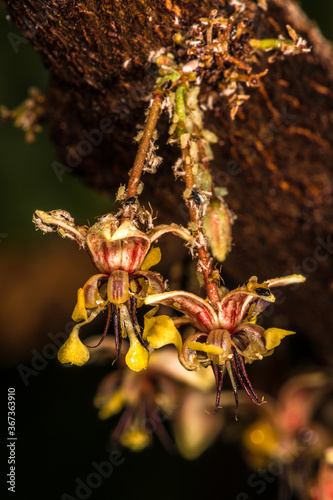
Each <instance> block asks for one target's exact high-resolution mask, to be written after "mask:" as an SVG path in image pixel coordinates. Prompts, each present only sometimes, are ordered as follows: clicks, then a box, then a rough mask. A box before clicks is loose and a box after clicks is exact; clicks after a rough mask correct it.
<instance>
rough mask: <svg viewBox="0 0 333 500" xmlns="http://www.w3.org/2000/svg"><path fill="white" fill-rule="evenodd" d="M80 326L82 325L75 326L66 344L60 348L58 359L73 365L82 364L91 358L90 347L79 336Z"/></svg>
mask: <svg viewBox="0 0 333 500" xmlns="http://www.w3.org/2000/svg"><path fill="white" fill-rule="evenodd" d="M79 326H81V325H76V326H75V327H74V329H73V331H72V333H71V334H70V336H69V337H68V339H67V340H66V342H65V343H64V345H63V346H62V347H61V348H60V349H59V352H58V359H59V361H60V363H71V364H72V365H77V366H82V365H84V364H85V363H86V362H87V361H88V359H89V358H90V353H89V350H88V347H87V346H85V345H84V344H83V343H82V342H81V340H80V338H79V333H78V332H79V329H78V327H79Z"/></svg>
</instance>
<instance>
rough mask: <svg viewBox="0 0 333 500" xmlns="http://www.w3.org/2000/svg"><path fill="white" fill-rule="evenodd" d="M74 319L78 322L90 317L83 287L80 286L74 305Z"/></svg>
mask: <svg viewBox="0 0 333 500" xmlns="http://www.w3.org/2000/svg"><path fill="white" fill-rule="evenodd" d="M72 319H73V320H74V321H76V322H78V321H82V320H84V321H86V320H87V319H88V316H87V309H86V303H85V300H84V290H83V288H79V289H78V291H77V303H76V306H75V307H74V311H73V314H72Z"/></svg>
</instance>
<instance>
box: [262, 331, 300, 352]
mask: <svg viewBox="0 0 333 500" xmlns="http://www.w3.org/2000/svg"><path fill="white" fill-rule="evenodd" d="M295 333H296V332H291V331H290V330H282V329H281V328H268V330H266V331H265V333H264V336H265V340H266V349H267V350H268V351H269V350H270V349H274V347H277V346H278V345H280V344H281V340H282V339H283V338H284V337H286V336H287V335H294V334H295Z"/></svg>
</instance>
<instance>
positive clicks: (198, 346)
mask: <svg viewBox="0 0 333 500" xmlns="http://www.w3.org/2000/svg"><path fill="white" fill-rule="evenodd" d="M188 346H189V348H190V349H192V350H193V351H203V352H207V353H209V354H217V355H218V356H222V355H224V354H225V349H222V347H220V346H218V345H207V344H203V343H202V342H189V343H188Z"/></svg>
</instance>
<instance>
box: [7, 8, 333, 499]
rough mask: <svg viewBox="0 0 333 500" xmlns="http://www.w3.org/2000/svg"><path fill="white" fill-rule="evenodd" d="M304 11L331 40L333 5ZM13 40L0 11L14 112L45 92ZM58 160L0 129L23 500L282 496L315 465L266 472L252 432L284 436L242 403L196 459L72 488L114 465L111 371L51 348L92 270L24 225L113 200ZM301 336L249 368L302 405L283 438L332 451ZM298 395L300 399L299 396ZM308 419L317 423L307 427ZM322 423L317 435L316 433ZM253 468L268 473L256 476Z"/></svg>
mask: <svg viewBox="0 0 333 500" xmlns="http://www.w3.org/2000/svg"><path fill="white" fill-rule="evenodd" d="M300 3H301V5H302V7H303V9H304V10H305V12H307V14H308V16H309V17H310V18H311V19H313V20H315V21H316V22H317V23H318V25H319V26H320V29H321V30H322V32H323V33H324V35H325V36H326V37H327V38H329V39H331V40H333V3H332V2H331V0H320V1H318V2H312V1H311V0H307V1H305V0H304V1H302V2H300ZM8 35H9V36H8ZM13 35H14V36H15V35H17V36H18V37H20V33H19V31H18V30H17V29H16V27H15V25H14V24H13V23H12V22H11V21H10V19H9V18H8V16H7V13H6V10H5V9H4V8H3V7H2V6H0V74H1V78H0V104H2V105H5V106H6V107H8V108H9V109H12V108H15V107H16V106H17V105H18V104H20V103H21V102H22V101H23V100H24V99H26V96H27V89H29V88H30V87H37V88H39V89H40V90H42V91H43V90H46V89H47V82H48V72H47V70H46V69H45V68H44V67H43V65H42V64H41V62H40V60H39V56H38V54H36V53H35V52H34V51H33V50H32V49H31V47H30V46H29V44H28V43H25V41H24V40H23V39H20V38H16V39H15V44H16V45H15V47H16V49H14V47H13V40H14V38H13ZM18 41H19V43H17V42H18ZM55 160H57V158H56V155H55V151H54V147H53V145H52V143H51V142H50V141H49V139H48V130H47V125H44V126H43V131H42V132H41V133H38V134H37V137H36V141H35V142H34V143H33V144H27V143H26V142H25V137H24V133H23V132H22V131H21V130H18V129H16V128H14V127H13V126H12V124H2V123H0V166H1V183H0V190H1V194H0V203H1V211H0V214H1V216H0V280H1V281H0V282H1V285H2V286H1V287H0V298H1V314H0V362H1V366H2V372H3V373H2V377H1V384H2V390H1V401H2V402H4V401H6V394H7V389H8V387H14V388H15V391H16V396H17V437H18V440H17V461H18V462H17V469H16V478H17V491H18V495H19V496H18V498H22V499H23V498H24V499H25V500H30V499H31V500H32V499H33V500H37V499H39V498H45V497H47V498H49V499H51V500H52V499H56V498H68V499H69V498H73V497H74V498H90V497H91V498H96V499H102V498H103V499H104V498H111V497H115V496H118V497H119V496H120V497H121V498H127V497H129V495H131V496H132V495H136V496H137V497H139V498H141V497H142V498H146V499H153V498H156V497H158V498H159V499H169V498H170V497H171V496H172V497H173V498H175V499H176V498H184V497H185V498H189V497H191V498H199V496H202V495H205V496H210V495H214V496H215V497H217V498H222V497H223V498H230V499H231V498H235V499H237V500H248V499H250V498H251V499H253V498H257V496H260V498H261V499H264V498H265V499H266V498H267V499H272V498H278V491H279V488H287V489H286V490H285V491H286V492H287V491H288V486H286V484H287V483H288V482H290V477H291V476H292V477H293V479H292V480H293V481H294V482H295V481H297V480H296V479H295V478H294V475H295V470H294V469H295V468H297V467H299V468H302V467H303V469H302V470H304V463H307V464H308V466H309V467H311V466H312V463H316V464H318V460H317V461H316V460H312V462H311V460H310V458H309V457H305V458H304V456H302V460H301V461H300V462H299V452H297V453H296V452H295V453H294V455H293V456H294V458H293V459H292V460H291V462H290V463H291V464H292V465H288V466H287V465H286V464H287V462H286V461H285V462H283V467H282V469H281V470H280V471H278V469H276V468H275V469H274V467H273V466H272V467H271V469H272V470H269V464H270V463H271V464H272V462H270V461H269V460H270V458H269V457H270V455H269V450H264V449H263V446H259V445H258V447H257V448H256V447H255V446H254V444H255V441H256V439H254V440H253V434H251V432H252V433H253V432H257V434H254V435H255V436H257V438H258V436H259V438H258V439H259V444H260V432H261V433H262V435H263V436H266V437H265V442H266V444H267V443H271V442H274V443H276V442H277V441H278V440H279V439H280V437H279V436H280V433H281V432H282V431H281V429H279V428H278V426H277V424H276V423H274V422H273V417H272V416H269V412H264V414H260V409H259V410H258V411H257V410H253V409H251V410H249V411H248V407H247V406H246V405H245V407H244V408H243V409H242V408H241V410H240V423H239V424H238V423H236V422H234V420H233V412H232V411H230V412H229V414H228V418H226V419H224V423H223V430H222V432H221V435H220V437H219V438H218V439H217V441H216V442H215V444H214V445H213V446H212V447H211V448H209V449H208V450H207V451H205V452H204V453H203V455H202V456H201V457H200V458H198V459H197V460H195V461H188V460H185V459H183V458H182V457H181V456H180V455H179V454H172V455H171V454H169V453H168V452H167V451H165V450H164V448H163V446H162V445H161V444H160V443H159V441H158V440H157V439H155V440H154V444H153V446H151V447H149V448H148V449H147V450H145V451H143V452H142V454H141V455H138V454H136V453H134V452H131V451H126V450H122V451H121V453H122V458H124V459H125V461H124V463H123V464H122V465H119V466H115V468H114V469H115V470H114V472H113V473H112V474H111V476H110V477H108V478H105V479H103V481H102V483H101V485H100V486H98V487H96V488H90V489H91V492H90V493H89V492H88V490H85V489H84V488H83V489H82V490H81V493H80V494H81V496H78V492H76V488H77V484H78V483H77V481H76V479H77V478H81V479H82V481H83V482H84V481H86V478H87V477H88V476H89V474H91V473H92V472H93V471H94V468H93V466H92V464H93V462H97V463H100V462H101V461H105V460H107V457H108V456H109V451H110V448H109V447H108V442H109V433H110V430H111V428H112V427H114V425H115V423H116V419H114V420H112V421H111V422H110V421H109V420H106V421H100V420H99V419H98V417H97V411H96V409H95V408H94V407H93V404H92V400H93V397H94V394H95V392H96V388H97V386H98V383H99V382H100V380H101V379H102V378H103V376H105V375H106V374H107V373H108V372H109V371H110V364H109V365H107V366H103V365H101V366H93V365H91V366H88V367H85V368H83V369H77V368H73V369H66V368H64V367H63V366H60V365H59V363H58V362H57V360H56V359H55V356H56V348H55V347H54V346H57V343H59V339H60V342H62V339H64V338H65V337H66V336H67V334H68V333H69V331H70V328H71V325H72V323H71V321H70V317H71V313H72V310H73V306H74V303H75V298H76V297H75V294H76V290H77V289H78V288H79V287H80V286H82V284H83V283H85V281H86V280H87V279H88V278H89V277H90V276H91V275H92V274H93V273H94V268H93V266H92V264H91V263H90V260H89V258H88V256H87V255H86V254H84V253H83V252H79V251H78V249H77V247H76V245H75V243H73V242H71V241H67V240H62V239H61V238H60V237H59V236H57V235H47V236H43V235H42V233H41V232H37V233H36V232H35V229H34V225H33V224H32V222H31V219H32V214H33V212H34V210H36V209H43V210H46V211H48V210H52V209H56V208H62V209H64V210H67V211H68V212H70V213H71V214H72V216H74V217H75V220H76V221H77V223H78V224H85V223H87V221H90V223H93V222H94V219H95V217H97V216H100V215H102V214H104V213H106V212H108V211H111V210H112V209H113V200H110V199H109V198H108V197H107V196H103V195H101V194H99V193H95V192H93V191H91V190H90V189H89V188H87V187H86V186H84V185H83V184H82V183H81V182H80V181H79V180H78V179H77V178H75V176H73V175H71V174H70V173H68V174H67V173H66V174H64V176H63V179H62V181H61V182H60V181H59V179H58V178H57V176H56V174H55V172H54V169H53V168H52V162H54V161H55ZM301 335H302V334H301V332H298V335H297V337H295V338H292V339H288V340H286V341H285V345H284V346H281V349H280V351H279V352H278V353H277V357H275V359H274V360H273V358H272V359H268V360H265V361H264V362H263V363H260V364H259V366H253V367H251V372H250V373H251V376H252V379H253V380H254V385H255V387H256V389H257V390H258V392H259V393H260V391H264V392H265V393H269V394H270V395H271V397H272V398H274V399H275V400H276V402H275V403H273V402H272V407H274V408H276V413H277V414H278V415H280V417H281V419H283V418H287V417H288V415H289V414H288V411H289V409H290V407H291V406H292V405H290V401H293V403H294V406H297V405H296V403H295V401H299V405H298V406H297V409H298V413H297V412H295V413H296V416H295V415H293V417H294V418H295V419H297V418H298V419H300V420H301V422H298V423H297V424H295V423H294V424H293V425H291V424H290V422H289V420H288V424H286V425H287V426H288V425H289V426H290V428H288V432H287V435H288V438H289V439H290V440H292V438H293V437H295V435H296V432H298V431H299V429H300V428H302V429H303V427H302V425H303V424H304V425H306V426H307V427H306V428H307V429H310V430H309V432H310V434H311V432H312V433H314V432H317V439H318V441H320V440H322V442H323V443H326V442H327V443H329V432H330V429H329V425H328V424H327V426H328V427H325V422H326V420H328V421H329V419H330V416H332V411H333V410H332V405H333V403H332V398H331V397H329V389H328V387H329V383H327V380H328V379H327V378H326V377H327V374H321V375H318V371H320V367H318V366H317V365H316V360H314V359H312V358H311V348H310V347H309V346H307V345H303V344H302V349H301V350H300V349H299V339H300V338H301ZM303 372H306V373H313V372H316V373H317V375H315V376H313V377H312V378H311V377H310V378H308V379H295V380H294V385H292V386H291V387H289V389H288V388H287V389H284V392H283V393H282V394H281V393H280V392H279V391H280V389H281V387H283V384H284V383H286V382H287V381H288V380H290V378H291V377H293V376H297V375H299V374H302V373H303ZM272 373H274V376H272ZM295 394H297V395H300V396H299V399H297V397H295ZM315 396H317V397H315ZM274 405H276V406H274ZM287 410H288V411H287ZM284 412H287V414H288V415H287V416H286V414H285V413H284ZM263 415H264V418H263ZM301 416H303V417H306V418H307V419H308V420H307V422H304V421H302V419H301ZM212 418H214V417H212ZM218 418H220V419H221V418H223V417H220V416H219V417H218ZM242 418H243V420H242ZM257 419H259V420H257ZM260 419H261V420H260ZM265 419H267V420H266V421H265ZM312 419H315V420H316V421H318V422H320V424H319V423H316V424H313V423H312ZM310 421H311V425H310ZM267 422H268V424H269V429H268V427H267V425H268V424H267ZM221 425H222V424H221ZM253 425H254V427H251V426H253ZM313 425H314V426H313ZM256 426H257V427H256ZM265 426H266V427H265ZM318 426H321V427H322V428H320V429H319V430H318ZM291 427H292V428H291ZM304 428H305V427H304ZM4 429H5V427H4ZM267 429H268V430H267ZM303 430H304V429H303ZM284 431H285V429H284ZM258 432H259V434H258ZM304 432H305V431H304ZM265 433H266V434H265ZM267 433H268V434H267ZM323 433H324V434H325V433H326V434H327V433H328V436H327V435H326V434H325V435H324V436H323ZM310 434H308V435H306V436H305V437H304V439H305V441H306V440H308V441H309V440H310V439H312V438H313V439H315V438H314V434H311V435H310ZM285 435H286V433H285V432H284V436H285ZM251 436H252V438H251ZM267 436H268V437H267ZM311 436H312V437H311ZM318 436H319V437H318ZM258 439H257V440H258ZM270 439H271V441H270ZM325 440H326V441H325ZM320 442H321V441H320ZM293 443H294V441H293ZM319 448H320V447H319ZM319 448H318V450H317V452H318V457H319V456H320V449H319ZM318 457H317V458H318ZM309 464H310V465H309ZM256 467H259V468H261V471H264V472H261V473H258V472H255V473H254V472H253V471H254V470H256V469H255V468H256ZM265 471H266V477H264V474H265ZM267 471H268V472H267ZM253 474H257V476H253ZM260 474H261V475H260ZM309 474H310V475H311V474H312V475H314V474H315V472H314V471H310V473H309ZM296 476H297V474H296ZM249 478H250V479H249ZM251 478H252V479H251ZM288 478H289V479H288ZM2 482H3V486H4V481H2ZM281 485H282V486H281ZM88 489H89V488H88ZM64 494H67V496H64ZM280 494H281V490H280ZM286 494H287V493H286ZM70 495H71V496H70ZM85 495H86V496H85ZM281 498H282V497H281ZM285 498H293V497H292V496H285ZM295 498H296V497H295ZM332 498H333V497H332Z"/></svg>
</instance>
